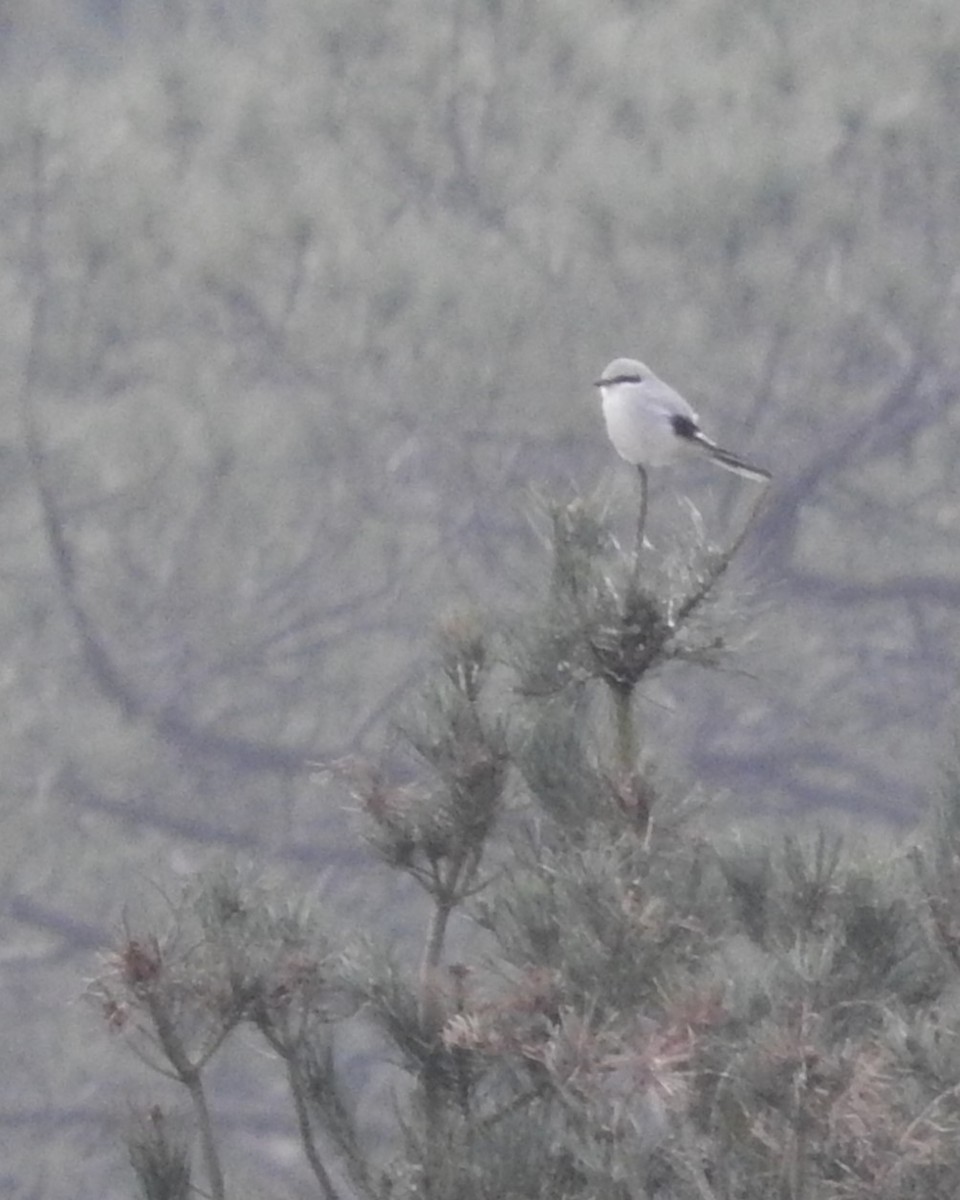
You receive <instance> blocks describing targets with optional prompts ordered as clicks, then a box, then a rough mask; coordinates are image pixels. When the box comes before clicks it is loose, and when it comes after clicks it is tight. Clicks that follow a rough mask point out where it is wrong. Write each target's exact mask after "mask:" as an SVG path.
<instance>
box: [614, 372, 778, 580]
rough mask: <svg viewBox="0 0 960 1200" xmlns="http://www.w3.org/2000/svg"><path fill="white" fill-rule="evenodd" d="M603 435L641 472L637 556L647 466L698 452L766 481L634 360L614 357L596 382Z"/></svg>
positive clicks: (765, 474)
mask: <svg viewBox="0 0 960 1200" xmlns="http://www.w3.org/2000/svg"><path fill="white" fill-rule="evenodd" d="M594 386H595V387H597V388H598V389H599V390H600V398H601V401H602V406H603V417H604V421H605V422H606V426H607V435H608V437H609V438H610V441H611V442H612V443H613V448H614V449H615V450H616V452H617V453H618V454H619V455H620V457H621V458H623V459H626V461H627V462H628V463H630V464H631V465H633V466H635V467H636V468H637V470H638V472H639V473H640V489H641V490H640V519H639V522H638V525H637V538H638V540H637V555H638V558H639V552H640V549H641V548H642V545H643V528H644V524H645V522H646V516H647V469H648V468H650V467H668V466H672V465H673V464H674V463H677V462H680V461H682V460H683V459H684V458H686V457H688V456H693V455H695V454H697V453H699V454H701V455H705V456H706V457H707V458H709V459H710V460H711V461H712V462H715V463H717V465H718V466H721V467H724V468H725V469H726V470H728V471H733V472H734V473H735V474H737V475H741V476H743V477H744V478H745V479H753V480H757V481H759V482H762V483H767V482H769V480H770V478H771V475H770V472H769V471H767V470H765V469H764V468H763V467H755V466H752V465H751V464H750V463H748V462H745V461H744V460H743V459H742V458H739V457H738V456H737V455H736V454H731V453H730V451H729V450H724V449H723V448H722V447H721V446H718V445H717V443H716V442H714V441H713V440H712V439H710V438H708V437H707V435H706V434H705V433H704V432H703V430H702V429H701V428H700V419H699V417H698V416H697V414H696V412H695V411H694V409H693V407H692V405H691V404H689V403H688V401H686V400H685V399H684V398H683V396H681V395H680V393H679V392H677V391H675V390H674V389H673V388H672V387H671V386H670V385H669V383H664V381H663V380H662V379H661V378H660V377H659V376H658V375H655V374H654V372H653V371H651V370H650V368H649V367H648V366H646V365H645V364H644V363H642V362H640V361H639V360H638V359H635V358H615V359H614V360H613V362H611V363H608V364H607V366H606V367H605V368H604V370H603V374H602V375H601V376H600V378H599V379H598V380H597V381H596V383H595V385H594Z"/></svg>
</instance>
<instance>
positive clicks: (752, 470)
mask: <svg viewBox="0 0 960 1200" xmlns="http://www.w3.org/2000/svg"><path fill="white" fill-rule="evenodd" d="M697 440H698V441H699V442H700V444H701V445H702V446H703V448H704V449H705V450H706V451H707V453H708V454H709V455H710V457H711V458H712V459H713V461H714V462H715V463H717V465H718V466H721V467H725V468H726V470H728V471H733V473H734V474H735V475H742V476H743V478H744V479H758V480H763V481H764V482H766V481H767V480H769V479H771V478H772V476H771V474H770V472H769V471H767V470H765V469H764V468H763V467H754V466H752V465H751V464H750V463H748V462H744V461H743V459H742V458H737V456H736V455H735V454H731V453H730V451H729V450H724V449H723V447H722V446H718V445H717V444H716V442H711V441H710V439H709V438H706V437H701V438H698V439H697Z"/></svg>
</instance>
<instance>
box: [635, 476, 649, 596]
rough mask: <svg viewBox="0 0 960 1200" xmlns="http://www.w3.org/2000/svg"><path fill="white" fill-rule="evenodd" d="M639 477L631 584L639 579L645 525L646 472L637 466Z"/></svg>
mask: <svg viewBox="0 0 960 1200" xmlns="http://www.w3.org/2000/svg"><path fill="white" fill-rule="evenodd" d="M637 472H638V473H639V475H640V512H639V513H638V514H637V546H636V549H635V550H634V553H633V582H634V584H636V583H637V581H638V580H639V578H640V555H641V554H642V552H643V532H644V529H645V528H646V524H647V472H646V471H645V470H644V468H643V467H642V466H640V465H639V463H638V464H637Z"/></svg>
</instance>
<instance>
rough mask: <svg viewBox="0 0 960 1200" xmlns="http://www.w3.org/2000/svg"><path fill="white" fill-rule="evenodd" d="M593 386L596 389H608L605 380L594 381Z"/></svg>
mask: <svg viewBox="0 0 960 1200" xmlns="http://www.w3.org/2000/svg"><path fill="white" fill-rule="evenodd" d="M593 386H594V387H606V386H607V381H606V380H605V379H595V380H594V381H593Z"/></svg>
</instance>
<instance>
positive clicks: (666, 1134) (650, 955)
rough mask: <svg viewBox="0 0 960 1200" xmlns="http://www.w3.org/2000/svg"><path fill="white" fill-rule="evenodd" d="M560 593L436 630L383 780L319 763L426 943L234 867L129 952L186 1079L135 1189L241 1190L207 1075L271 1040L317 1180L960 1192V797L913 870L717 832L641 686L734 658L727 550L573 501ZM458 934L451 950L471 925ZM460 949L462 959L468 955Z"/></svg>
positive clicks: (126, 1003)
mask: <svg viewBox="0 0 960 1200" xmlns="http://www.w3.org/2000/svg"><path fill="white" fill-rule="evenodd" d="M549 522H550V529H551V533H550V537H549V548H550V567H549V577H548V580H547V583H546V585H545V587H544V594H543V595H542V597H540V599H539V601H538V602H537V603H536V604H535V605H533V606H532V608H531V611H530V612H528V613H526V614H524V615H523V616H522V617H521V618H520V619H518V620H516V621H514V622H512V623H509V624H508V625H507V627H506V628H504V627H503V624H502V623H501V626H500V627H499V628H495V627H494V622H492V621H489V620H486V619H484V618H481V617H478V616H476V615H466V616H458V617H454V618H451V619H448V620H447V621H445V622H444V623H443V625H442V628H441V631H440V636H439V646H438V653H437V662H436V670H435V673H434V675H433V677H432V678H431V680H430V681H429V682H428V683H427V685H426V686H425V687H424V689H423V691H422V693H421V695H420V696H419V698H418V701H417V702H416V703H415V704H414V705H412V706H411V707H410V709H409V710H408V711H407V712H406V714H405V715H404V716H403V717H402V718H401V720H400V722H399V725H398V729H399V737H398V740H397V743H396V745H393V746H391V751H390V753H389V754H385V755H384V756H383V758H382V761H377V762H373V761H370V760H352V761H349V762H341V763H337V764H334V765H332V766H331V767H330V768H329V769H327V770H324V771H323V772H322V773H321V774H322V776H323V786H325V787H329V788H332V789H336V790H338V792H339V793H340V794H343V793H349V795H350V797H351V802H352V803H353V804H354V805H355V806H356V807H357V808H358V809H359V812H360V814H361V816H362V820H363V823H364V830H365V836H366V839H367V841H368V844H369V846H370V848H371V850H372V851H373V852H374V853H375V854H376V855H378V856H379V858H380V860H381V862H382V863H383V865H384V867H385V868H386V869H387V870H389V871H393V872H396V873H398V874H400V875H405V876H407V877H409V879H411V880H413V881H414V883H415V884H416V885H417V887H418V888H419V889H420V890H421V891H422V893H423V895H424V897H425V898H426V901H427V908H428V917H427V919H426V921H425V924H424V928H423V930H422V934H421V937H420V949H419V952H418V955H419V957H418V958H417V959H416V961H409V960H408V958H407V957H406V955H405V952H404V950H403V949H402V948H400V949H396V948H389V947H384V946H383V945H379V944H378V943H377V941H376V939H375V938H373V937H371V936H370V935H364V936H360V935H359V934H358V933H357V931H355V930H350V929H343V928H339V929H334V928H331V927H329V926H328V925H327V924H326V923H325V922H324V921H323V920H321V919H320V917H318V915H317V914H316V912H314V911H312V910H311V909H310V908H309V907H308V906H307V905H306V904H304V903H300V902H298V901H296V900H290V899H284V898H281V897H280V896H279V895H278V893H277V891H276V890H275V889H271V888H269V887H267V886H266V885H264V884H262V883H258V882H257V881H256V880H255V879H253V878H251V877H250V876H249V874H248V873H246V872H244V871H242V870H240V869H239V868H225V869H223V870H222V871H220V872H219V873H214V874H213V875H211V876H208V877H206V878H204V879H201V880H198V881H197V882H196V883H195V884H194V885H192V886H191V887H190V888H188V889H187V890H186V891H185V892H184V894H183V896H182V897H181V898H180V900H179V901H178V902H177V903H176V904H175V905H174V906H173V909H172V914H171V915H170V916H169V917H168V918H167V923H166V925H165V926H164V927H161V926H160V925H157V926H156V927H154V928H149V929H146V930H137V931H130V930H127V931H125V932H124V934H123V936H122V938H121V940H120V944H119V946H118V947H117V949H116V952H115V953H114V954H113V955H112V956H111V958H110V960H109V961H108V963H107V965H106V967H105V970H104V972H103V974H102V975H101V976H100V978H99V979H98V981H97V982H96V983H95V984H94V985H93V989H92V990H93V992H94V994H95V995H96V997H97V999H98V1000H99V1002H100V1003H101V1004H102V1006H103V1012H104V1016H105V1018H106V1021H107V1023H108V1026H109V1027H110V1028H111V1029H113V1030H116V1031H118V1032H123V1033H124V1034H125V1035H127V1036H129V1037H130V1039H131V1045H132V1046H133V1048H135V1049H136V1050H137V1051H138V1052H139V1053H140V1054H141V1056H142V1057H143V1059H144V1061H145V1062H146V1063H147V1064H148V1065H149V1066H150V1067H152V1068H153V1069H155V1070H158V1071H162V1072H164V1073H165V1074H166V1075H168V1076H171V1077H172V1078H174V1079H175V1080H176V1081H177V1082H178V1083H179V1084H180V1085H181V1086H182V1088H183V1091H184V1096H185V1103H186V1104H187V1105H188V1106H189V1111H190V1113H191V1122H192V1124H193V1125H194V1127H195V1128H196V1130H197V1133H198V1138H199V1147H200V1158H201V1168H202V1170H201V1171H200V1172H198V1171H197V1170H196V1168H195V1167H194V1165H193V1163H192V1162H191V1158H190V1151H189V1147H188V1143H187V1140H186V1137H185V1125H184V1122H183V1119H182V1117H179V1118H178V1117H177V1115H176V1114H168V1113H165V1112H163V1111H161V1110H160V1109H152V1110H150V1111H148V1112H147V1113H146V1114H144V1115H143V1116H141V1117H140V1118H138V1119H137V1120H136V1121H135V1122H134V1124H133V1126H132V1128H131V1131H130V1136H129V1144H130V1158H131V1162H132V1164H133V1167H134V1169H135V1171H136V1173H137V1176H138V1178H139V1180H140V1183H141V1187H142V1191H143V1194H144V1195H145V1196H147V1197H148V1198H150V1200H174V1198H179V1197H183V1196H185V1195H186V1194H188V1192H189V1190H190V1187H191V1181H192V1179H193V1178H194V1175H196V1174H202V1176H203V1178H204V1185H205V1187H206V1189H207V1190H208V1191H209V1193H210V1194H211V1195H213V1196H214V1197H216V1198H217V1200H220V1198H221V1197H225V1196H226V1195H228V1194H229V1188H228V1186H227V1183H226V1182H225V1180H226V1179H227V1177H228V1172H227V1171H226V1170H225V1169H224V1166H223V1165H222V1163H221V1151H220V1147H219V1145H218V1140H217V1135H216V1117H215V1114H214V1113H213V1112H212V1111H211V1104H210V1098H209V1096H208V1094H207V1088H206V1082H205V1077H206V1069H207V1067H208V1065H209V1064H210V1062H211V1061H212V1059H213V1058H214V1056H215V1055H216V1054H217V1052H218V1050H219V1049H220V1047H221V1046H223V1044H224V1043H225V1041H226V1040H227V1039H228V1038H231V1037H232V1036H234V1034H235V1033H236V1032H237V1031H239V1030H240V1029H241V1028H245V1029H247V1030H253V1031H255V1032H256V1033H257V1034H258V1035H259V1037H260V1038H262V1041H263V1044H264V1045H265V1046H266V1047H268V1048H269V1050H270V1051H271V1052H272V1054H273V1055H275V1056H276V1058H277V1059H278V1060H279V1061H280V1062H281V1063H282V1064H283V1067H284V1069H285V1072H286V1079H287V1083H288V1086H289V1094H290V1100H291V1105H292V1109H293V1112H294V1114H295V1118H296V1123H297V1128H298V1130H299V1134H300V1139H301V1143H302V1147H303V1153H304V1156H305V1159H306V1162H307V1163H308V1165H309V1167H310V1169H311V1170H312V1172H313V1174H314V1176H315V1178H316V1181H317V1187H318V1190H319V1194H320V1195H322V1196H323V1197H326V1198H329V1200H334V1198H343V1200H347V1198H353V1197H359V1198H362V1200H374V1198H376V1200H380V1198H385V1197H388V1196H389V1197H392V1198H399V1197H422V1198H424V1200H512V1198H516V1200H540V1198H542V1200H559V1198H564V1200H640V1198H647V1197H649V1198H653V1197H662V1198H664V1200H665V1198H668V1197H669V1198H670V1200H770V1198H771V1197H778V1198H783V1200H814V1198H816V1200H820V1198H828V1197H830V1198H834V1197H835V1198H838V1200H839V1198H841V1197H863V1198H864V1200H866V1197H868V1196H869V1197H871V1198H873V1200H876V1198H880V1200H894V1197H898V1198H899V1197H917V1198H918V1200H919V1197H924V1198H931V1197H943V1198H944V1200H946V1198H947V1197H950V1198H951V1200H952V1198H954V1197H955V1196H957V1195H960V1149H958V1147H960V1139H958V1137H957V1133H958V1122H960V1038H958V1028H960V1025H958V1018H960V1006H958V1003H957V995H958V988H957V978H958V970H960V949H958V948H960V917H958V915H957V914H958V912H960V909H958V904H960V815H958V814H960V786H957V785H956V782H955V781H954V783H953V784H952V785H951V786H950V787H949V788H948V789H947V790H946V791H945V794H944V797H943V798H942V803H941V805H940V807H939V810H938V817H937V820H936V822H935V827H934V828H933V829H932V830H931V832H930V834H929V835H928V836H926V837H922V838H919V839H918V841H917V845H916V846H914V847H913V848H912V849H910V850H909V851H908V852H907V853H905V854H904V853H902V852H896V853H894V852H891V853H889V854H887V855H885V856H879V855H877V854H876V853H870V852H866V851H863V850H862V849H860V850H858V852H857V853H854V852H853V851H852V850H851V849H849V848H848V847H847V846H845V844H844V843H843V841H842V839H841V838H840V837H839V836H836V835H831V834H829V833H827V832H825V831H819V832H817V833H815V834H814V835H813V836H807V835H804V834H803V833H801V832H798V831H791V832H788V833H786V834H785V835H784V834H782V833H780V832H777V833H775V834H772V835H771V834H770V831H769V830H767V831H766V834H757V833H756V832H754V833H753V834H752V835H749V836H748V835H747V834H739V833H737V831H735V830H734V831H730V832H729V833H728V834H727V835H726V836H724V837H720V836H719V835H718V833H717V831H716V829H715V828H714V827H713V826H711V824H710V823H709V821H706V820H705V819H704V817H703V814H702V812H701V807H700V806H699V805H698V803H697V802H696V794H695V793H690V792H689V791H688V790H685V789H683V788H681V787H680V786H679V785H677V784H675V783H671V782H670V781H668V780H666V779H665V777H664V772H663V771H662V769H661V768H660V766H659V764H658V761H657V755H656V752H655V749H656V748H655V746H654V745H652V744H650V739H649V738H648V737H647V736H646V735H645V731H644V727H643V722H642V720H641V719H640V717H639V715H638V704H637V700H638V696H641V695H642V692H643V688H644V686H645V685H646V684H647V683H648V682H649V680H650V679H651V678H652V676H653V675H654V674H655V673H657V672H660V671H662V670H663V669H664V668H666V667H667V666H668V665H669V664H671V663H679V664H683V669H685V670H687V669H689V670H703V669H710V668H713V667H715V666H717V665H718V664H720V663H721V662H722V661H723V660H724V658H725V657H726V656H727V655H728V653H729V650H728V643H729V630H730V625H731V622H733V623H734V624H735V622H736V613H735V612H733V613H732V615H731V614H730V613H727V614H725V613H724V605H725V604H726V605H727V608H730V605H729V601H728V598H727V597H726V596H725V593H724V586H725V575H726V573H727V569H728V567H729V565H730V563H731V561H732V560H733V558H734V556H735V555H736V553H737V552H738V550H739V548H740V545H741V543H742V540H743V536H744V535H745V533H746V532H747V529H748V527H749V521H748V522H746V523H744V525H743V526H742V529H741V531H740V533H738V534H737V535H736V536H735V537H734V538H732V540H731V541H730V542H729V544H728V545H727V546H726V547H725V548H717V547H714V546H711V545H710V544H709V542H708V541H707V539H706V537H705V535H704V534H703V532H702V529H701V528H700V526H699V524H698V523H697V522H694V530H693V534H692V535H690V536H687V537H686V539H679V538H677V537H674V538H672V539H671V540H669V542H668V543H667V546H666V549H665V550H664V551H662V552H658V551H656V550H655V549H654V548H653V547H650V546H648V545H646V544H645V543H644V536H643V534H644V531H643V529H641V530H640V531H639V537H638V539H637V545H636V549H635V550H634V551H633V552H632V553H625V552H624V551H623V550H621V548H620V546H619V545H618V543H617V541H616V539H615V538H614V536H613V534H612V533H611V530H610V527H609V525H608V523H607V520H606V518H605V517H604V515H603V514H602V512H601V511H600V510H599V509H598V507H597V506H596V505H594V504H591V503H587V502H584V501H582V500H579V499H578V500H575V501H574V502H572V503H568V504H556V505H554V506H553V508H552V509H551V511H550V513H549ZM454 925H456V938H454ZM455 947H456V951H455ZM358 1020H363V1021H366V1022H371V1021H372V1022H373V1023H374V1025H375V1027H376V1028H377V1029H378V1030H379V1032H380V1034H381V1035H382V1037H383V1038H384V1039H385V1042H386V1045H388V1046H389V1048H390V1053H391V1056H392V1057H393V1058H394V1059H397V1058H399V1061H400V1062H401V1064H402V1067H403V1071H404V1076H405V1079H406V1086H405V1087H404V1088H403V1089H401V1090H400V1091H399V1092H398V1095H397V1106H396V1131H395V1133H396V1136H395V1138H394V1140H393V1143H392V1145H391V1147H390V1148H389V1149H388V1150H386V1151H384V1150H383V1149H382V1148H375V1147H371V1146H370V1145H368V1144H366V1143H365V1140H364V1137H363V1135H362V1133H361V1131H360V1129H359V1128H358V1123H357V1118H356V1112H355V1106H354V1105H353V1104H352V1103H351V1099H350V1086H349V1085H350V1081H349V1080H348V1079H344V1078H343V1076H342V1073H341V1070H340V1067H339V1065H338V1061H337V1057H336V1053H335V1049H336V1040H337V1036H338V1032H339V1031H340V1029H341V1027H343V1026H344V1025H349V1024H350V1023H351V1022H356V1021H358Z"/></svg>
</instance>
